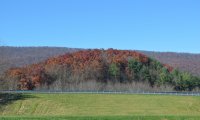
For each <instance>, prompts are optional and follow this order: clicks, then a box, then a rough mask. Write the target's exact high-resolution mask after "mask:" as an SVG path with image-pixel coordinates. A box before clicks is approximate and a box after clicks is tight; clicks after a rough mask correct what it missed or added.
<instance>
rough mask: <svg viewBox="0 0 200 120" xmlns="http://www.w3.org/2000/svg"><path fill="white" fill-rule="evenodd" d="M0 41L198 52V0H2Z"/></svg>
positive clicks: (13, 43)
mask: <svg viewBox="0 0 200 120" xmlns="http://www.w3.org/2000/svg"><path fill="white" fill-rule="evenodd" d="M0 45H7V46H64V47H76V48H117V49H138V50H151V51H175V52H194V53H200V0H0Z"/></svg>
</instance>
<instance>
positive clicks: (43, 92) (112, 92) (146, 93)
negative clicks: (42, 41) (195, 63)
mask: <svg viewBox="0 0 200 120" xmlns="http://www.w3.org/2000/svg"><path fill="white" fill-rule="evenodd" d="M0 93H22V94H26V93H30V94H145V95H177V96H200V92H146V91H133V92H130V91H24V90H20V91H0Z"/></svg>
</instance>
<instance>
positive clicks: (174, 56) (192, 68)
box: [0, 47, 200, 76]
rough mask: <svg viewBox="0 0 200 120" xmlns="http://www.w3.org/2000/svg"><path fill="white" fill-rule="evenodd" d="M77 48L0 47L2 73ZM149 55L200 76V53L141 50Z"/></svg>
mask: <svg viewBox="0 0 200 120" xmlns="http://www.w3.org/2000/svg"><path fill="white" fill-rule="evenodd" d="M78 50H80V49H75V48H58V47H0V74H2V73H3V72H4V71H5V70H8V69H9V68H11V67H22V66H24V65H28V64H33V63H37V62H40V61H43V60H46V59H48V58H49V57H54V56H59V55H62V54H65V53H68V52H74V51H78ZM139 52H142V53H144V54H146V55H147V56H149V57H152V58H155V59H157V60H159V61H160V62H161V63H164V64H169V65H171V66H173V67H174V68H178V69H179V70H181V71H187V72H189V73H192V74H193V75H199V76H200V64H199V63H200V54H188V53H172V52H151V51H139Z"/></svg>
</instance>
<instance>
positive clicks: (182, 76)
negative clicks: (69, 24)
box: [4, 49, 200, 91]
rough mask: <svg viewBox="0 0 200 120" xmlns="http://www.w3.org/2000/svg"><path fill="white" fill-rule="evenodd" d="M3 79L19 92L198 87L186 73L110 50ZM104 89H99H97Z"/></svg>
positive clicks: (28, 69) (22, 70) (22, 69)
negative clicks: (114, 85)
mask: <svg viewBox="0 0 200 120" xmlns="http://www.w3.org/2000/svg"><path fill="white" fill-rule="evenodd" d="M4 77H5V79H4V82H5V85H6V84H7V86H8V87H9V89H21V90H33V89H41V88H45V89H52V88H53V89H58V90H59V89H60V90H66V89H68V87H69V86H72V85H77V84H80V83H87V82H88V81H92V82H93V83H95V85H96V83H101V84H102V83H104V84H105V85H106V84H108V83H119V84H123V85H124V84H125V85H129V84H132V83H141V84H146V85H148V86H149V87H152V88H154V87H158V88H159V87H163V86H164V87H167V86H171V87H172V88H173V89H174V90H189V91H190V90H193V89H198V88H199V87H200V79H199V78H198V77H195V76H192V75H191V74H189V73H186V72H180V71H178V70H176V69H174V68H173V67H171V66H169V65H167V64H162V63H160V62H159V61H157V60H155V59H152V58H149V57H147V56H146V55H144V54H142V53H139V52H136V51H128V50H114V49H108V50H99V49H94V50H82V51H78V52H73V53H67V54H64V55H60V56H58V57H52V58H49V59H47V60H45V61H43V62H40V63H38V64H32V65H28V66H26V67H19V68H13V69H10V70H8V71H7V72H6V74H5V76H4ZM89 86H90V87H91V86H94V84H91V85H89ZM79 87H83V86H79ZM104 87H105V86H101V89H104ZM75 89H77V88H75ZM94 89H96V87H95V86H94Z"/></svg>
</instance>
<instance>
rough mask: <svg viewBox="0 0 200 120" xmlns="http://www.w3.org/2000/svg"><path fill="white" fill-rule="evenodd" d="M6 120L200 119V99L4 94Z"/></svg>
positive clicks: (1, 107) (0, 108)
mask: <svg viewBox="0 0 200 120" xmlns="http://www.w3.org/2000/svg"><path fill="white" fill-rule="evenodd" d="M0 119H2V120H199V119H200V97H197V96H172V95H132V94H17V95H16V94H6V95H1V103H0Z"/></svg>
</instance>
